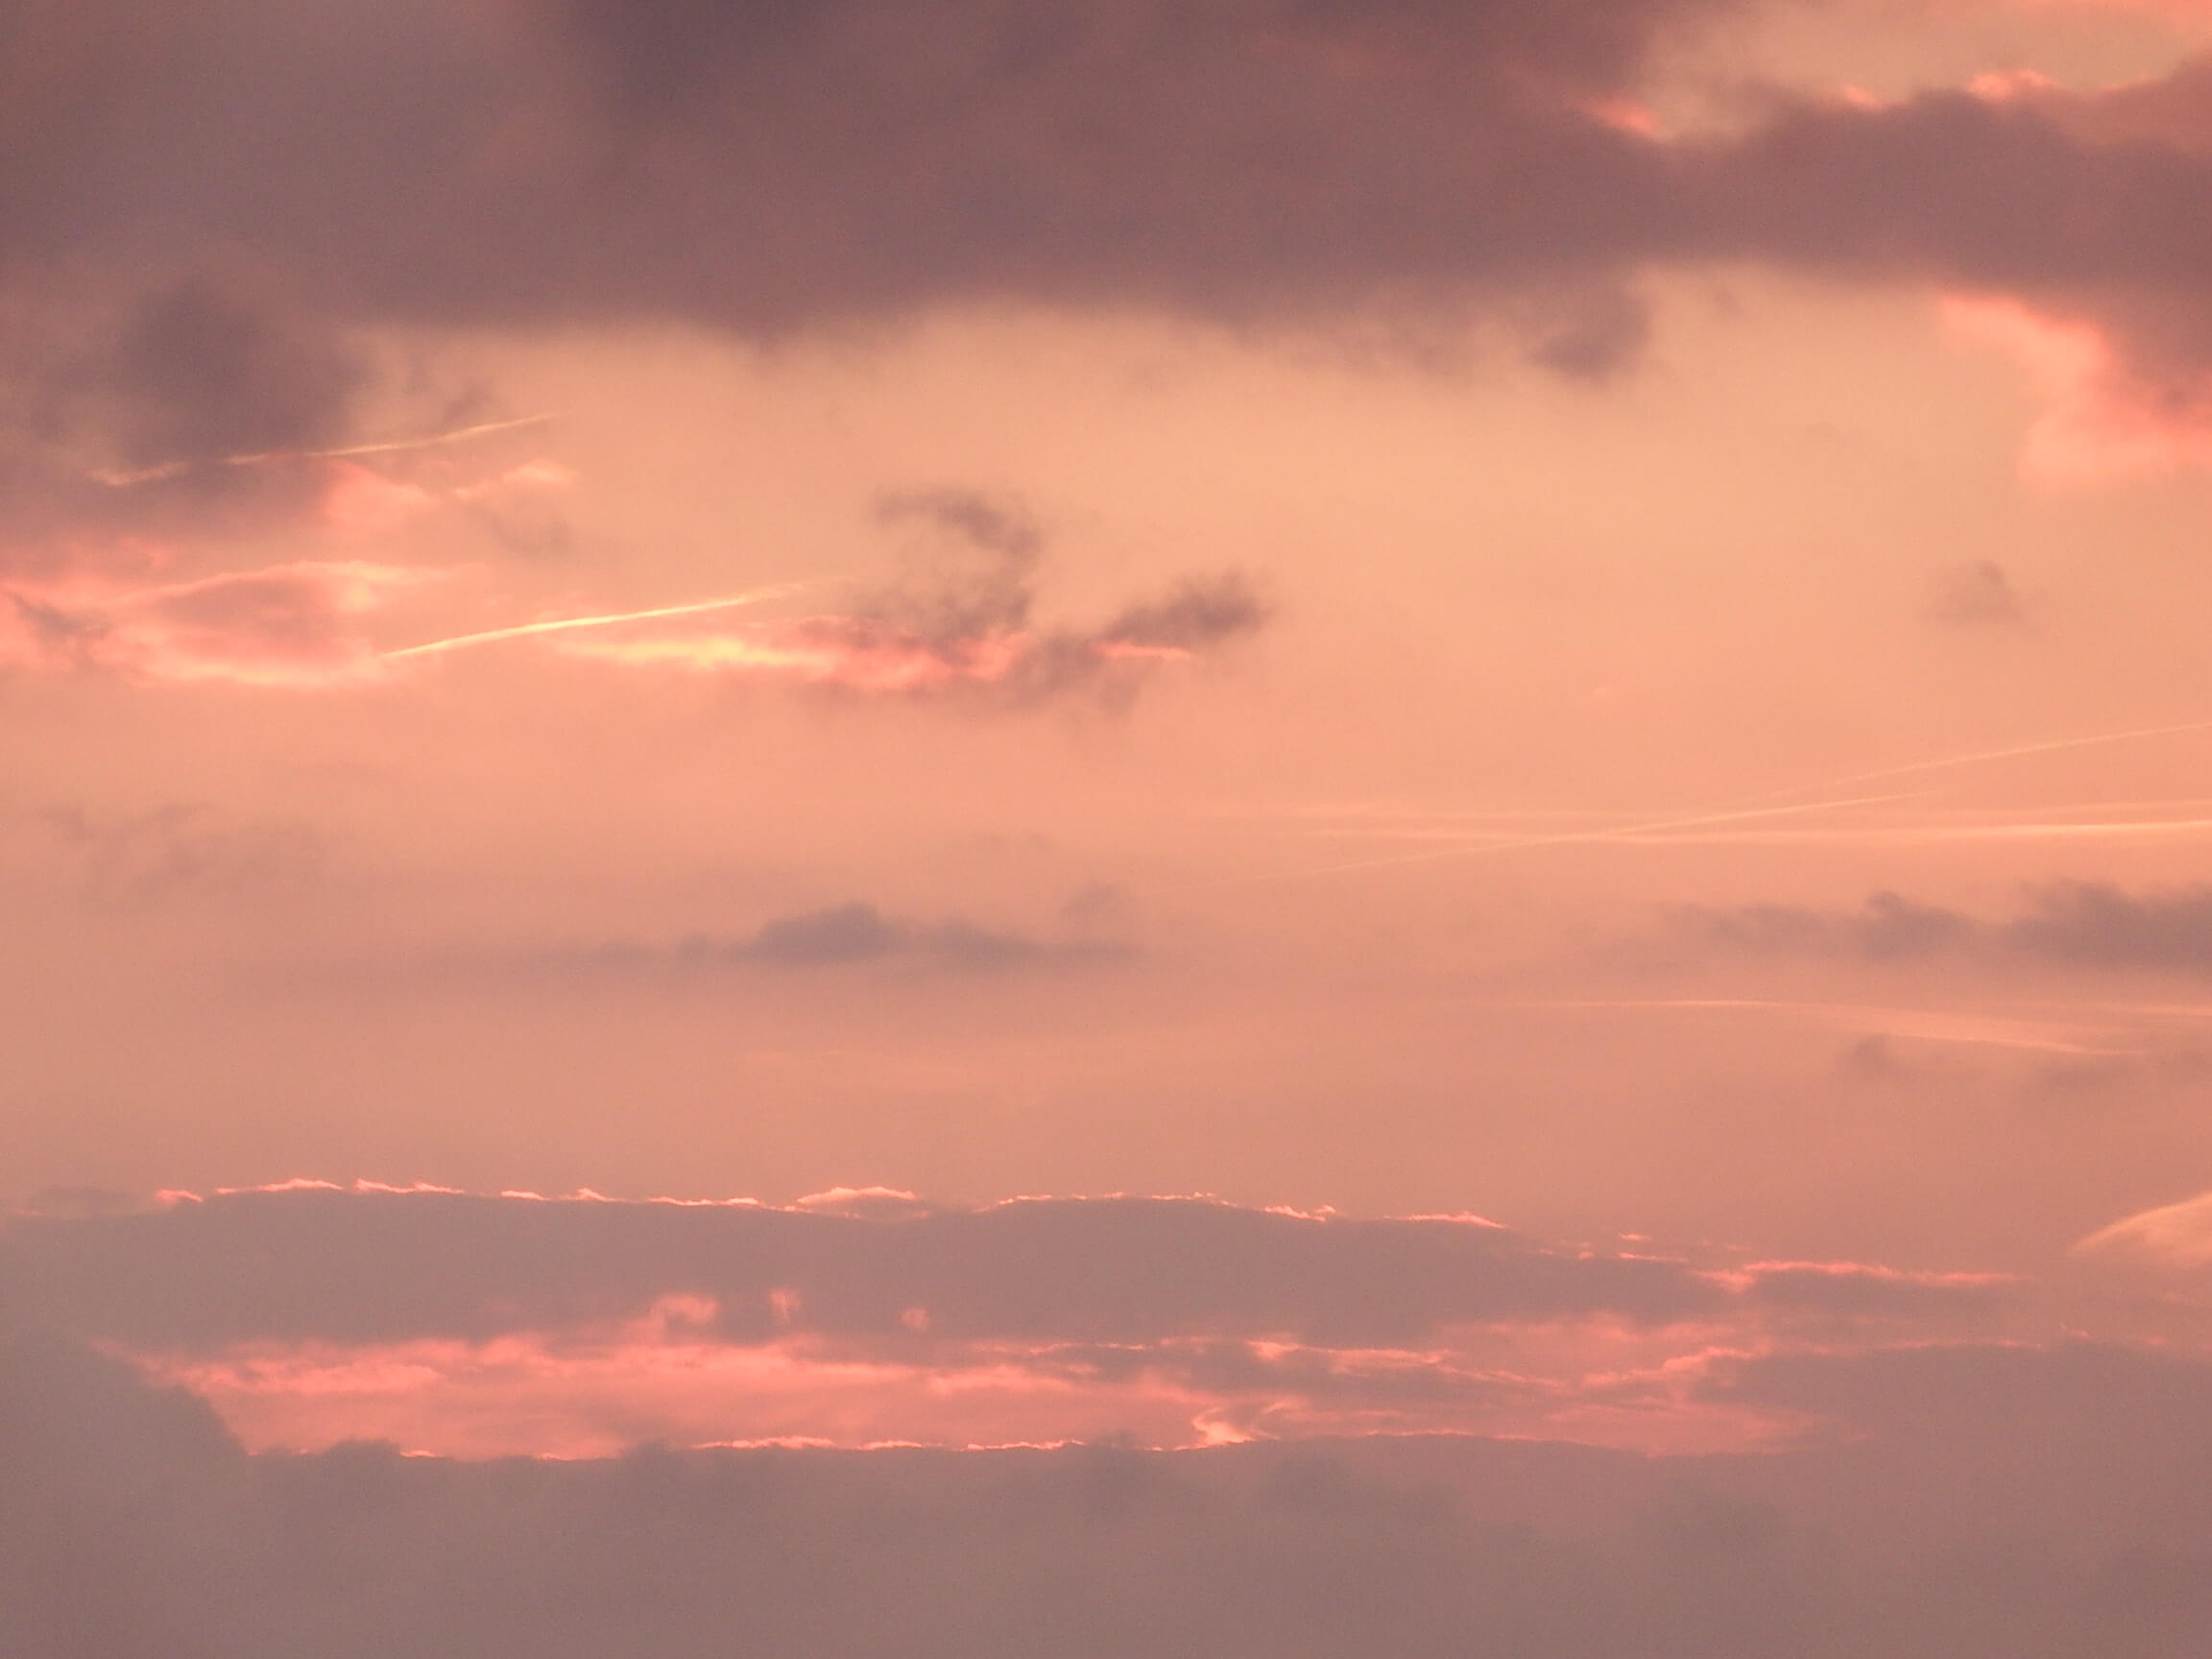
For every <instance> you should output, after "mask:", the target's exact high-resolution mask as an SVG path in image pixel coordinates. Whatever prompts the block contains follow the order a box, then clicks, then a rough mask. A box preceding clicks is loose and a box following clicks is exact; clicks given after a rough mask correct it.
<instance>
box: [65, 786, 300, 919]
mask: <svg viewBox="0 0 2212 1659" xmlns="http://www.w3.org/2000/svg"><path fill="white" fill-rule="evenodd" d="M43 819H44V822H45V824H46V826H47V828H49V829H51V830H52V831H53V833H54V835H55V837H56V838H57V839H58V840H59V841H60V844H61V845H62V846H63V847H65V848H67V849H68V850H69V851H70V852H71V853H72V854H75V855H76V856H77V857H78V858H79V859H80V860H81V861H82V864H83V868H84V884H85V887H86V890H87V891H88V892H89V893H91V894H93V895H94V896H97V897H101V898H123V899H131V900H159V899H166V898H170V897H172V896H175V895H178V894H183V893H216V894H239V893H247V892H255V891H262V890H268V889H290V888H296V887H298V886H301V885H302V884H304V883H306V882H309V881H312V880H314V879H315V878H318V877H319V876H321V875H322V874H323V872H324V870H325V867H326V866H327V863H328V860H329V848H328V846H327V845H326V843H325V840H324V838H323V837H322V836H321V835H320V834H319V833H317V831H315V830H314V829H311V828H309V827H308V826H307V825H304V824H300V823H291V822H282V821H272V822H235V821H233V820H232V819H231V818H230V817H229V816H228V814H226V813H224V812H222V811H220V810H219V809H217V808H215V807H213V806H210V805H205V804H204V803H199V802H181V801H177V802H166V803H164V804H162V805H158V806H154V807H151V808H149V809H147V810H145V811H141V812H133V813H126V814H107V815H103V814H96V813H92V812H87V811H86V810H84V808H83V807H80V806H64V807H58V808H56V809H54V810H52V811H50V812H47V813H45V814H43Z"/></svg>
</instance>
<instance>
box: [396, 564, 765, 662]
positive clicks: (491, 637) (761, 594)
mask: <svg viewBox="0 0 2212 1659" xmlns="http://www.w3.org/2000/svg"><path fill="white" fill-rule="evenodd" d="M800 586H801V584H798V583H793V582H786V583H782V584H781V585H779V586H777V587H774V588H756V589H753V591H751V592H750V593H732V594H730V595H728V596H726V597H724V598H721V599H694V600H692V601H691V602H690V603H688V604H685V605H656V606H654V607H653V608H652V609H651V610H649V611H616V612H612V613H608V614H606V615H603V616H565V617H561V618H558V619H556V620H554V621H550V622H517V623H516V624H515V625H514V626H513V627H511V628H487V629H485V630H484V631H483V632H481V633H478V634H456V635H454V636H453V637H451V638H450V639H430V640H426V641H424V642H423V643H422V644H421V645H402V646H401V647H399V649H397V651H386V652H384V653H383V656H384V657H385V658H386V660H390V659H392V658H396V657H428V656H431V655H434V654H435V653H437V652H441V651H460V650H465V649H467V648H468V647H469V646H471V645H490V644H493V643H495V642H497V641H498V640H501V639H521V638H525V637H529V636H530V635H533V634H561V633H565V632H567V631H568V630H570V629H574V628H605V627H609V626H611V625H613V624H614V623H616V622H646V621H650V620H652V619H653V618H654V617H657V616H691V615H696V614H698V613H700V612H703V611H728V610H731V609H733V607H735V606H739V605H757V604H758V603H759V602H760V601H762V600H763V599H776V598H781V596H782V595H783V594H786V593H791V592H795V591H797V590H798V589H799V587H800Z"/></svg>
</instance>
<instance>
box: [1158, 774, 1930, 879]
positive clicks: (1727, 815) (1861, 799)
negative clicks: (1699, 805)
mask: <svg viewBox="0 0 2212 1659" xmlns="http://www.w3.org/2000/svg"><path fill="white" fill-rule="evenodd" d="M1911 799H1912V797H1911V795H1910V794H1896V795H1858V796H1851V797H1847V798H1845V799H1843V800H1839V801H1801V802H1797V803H1795V804H1793V805H1787V806H1753V807H1747V808H1744V809H1742V810H1738V811H1728V812H1711V811H1707V812H1699V813H1696V814H1695V815H1693V816H1690V817H1684V818H1658V819H1652V820H1650V821H1648V822H1646V823H1642V824H1621V825H1614V826H1611V827H1608V828H1606V829H1562V830H1559V831H1557V832H1555V833H1553V834H1550V835H1524V836H1520V837H1517V838H1516V839H1513V840H1508V841H1485V842H1481V843H1479V844H1477V845H1475V846H1455V847H1434V848H1431V849H1429V850H1427V851H1425V852H1420V853H1401V854H1395V855H1393V856H1391V857H1388V858H1358V859H1353V860H1351V861H1349V862H1346V863H1342V864H1323V865H1318V866H1310V867H1308V868H1307V869H1304V870H1282V871H1275V872H1270V873H1262V874H1259V875H1252V876H1221V877H1216V878H1214V879H1212V880H1208V881H1192V882H1188V883H1184V884H1183V885H1187V886H1190V887H1240V886H1246V885H1251V884H1255V883H1260V882H1266V881H1298V880H1304V879H1306V878H1310V877H1318V876H1337V875H1342V874H1344V873H1346V872H1348V871H1353V870H1383V869H1389V868H1391V867H1392V866H1395V865H1400V864H1428V863H1432V862H1434V861H1435V860H1436V859H1439V858H1471V857H1473V856H1475V855H1476V854H1481V853H1511V852H1518V851H1520V850H1521V849H1524V848H1533V847H1574V846H1597V845H1602V844H1603V843H1605V842H1608V841H1618V840H1620V839H1621V838H1622V837H1623V836H1631V835H1649V834H1655V833H1657V832H1659V831H1661V830H1666V829H1700V828H1702V827H1704V826H1706V825H1709V824H1735V823H1741V822H1743V820H1745V819H1750V818H1784V817H1791V816H1793V815H1801V814H1804V813H1807V812H1827V811H1832V810H1835V809H1838V808H1840V807H1845V806H1875V805H1884V804H1886V803H1888V802H1891V801H1909V800H1911Z"/></svg>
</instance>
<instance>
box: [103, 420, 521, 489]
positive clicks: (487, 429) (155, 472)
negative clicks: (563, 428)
mask: <svg viewBox="0 0 2212 1659" xmlns="http://www.w3.org/2000/svg"><path fill="white" fill-rule="evenodd" d="M558 419H560V417H558V416H555V415H518V416H517V417H516V418H515V419H514V420H512V421H479V422H478V423H477V424H476V425H473V426H457V427H455V428H454V429H453V430H452V431H450V432H433V433H431V434H430V435H429V436H428V437H426V438H393V439H388V440H386V441H385V442H383V443H381V444H349V445H345V446H344V447H342V448H337V449H263V450H259V451H257V452H255V453H253V454H251V455H215V456H211V457H209V458H208V459H207V460H204V461H163V462H161V463H160V464H159V465H157V466H154V467H137V468H132V469H130V470H127V471H125V470H117V469H102V470H100V471H96V472H94V473H93V474H92V476H93V477H94V478H96V479H98V480H99V481H100V482H101V483H103V484H108V485H112V486H115V487H117V488H123V487H127V486H129V485H132V484H152V483H156V482H157V481H159V480H160V479H163V478H175V477H177V476H178V475H179V474H180V473H184V472H189V471H191V470H192V469H193V468H195V467H258V466H260V465H261V464H262V463H263V462H265V461H345V460H349V459H351V458H352V457H353V456H356V455H396V454H398V453H399V452H401V451H402V450H407V449H435V448H437V447H438V446H439V445H444V444H466V443H468V442H469V440H470V439H474V438H489V437H490V436H491V435H492V434H493V433H494V432H515V431H519V430H520V429H521V428H523V427H525V426H543V425H545V424H547V423H548V422H550V421H556V420H558Z"/></svg>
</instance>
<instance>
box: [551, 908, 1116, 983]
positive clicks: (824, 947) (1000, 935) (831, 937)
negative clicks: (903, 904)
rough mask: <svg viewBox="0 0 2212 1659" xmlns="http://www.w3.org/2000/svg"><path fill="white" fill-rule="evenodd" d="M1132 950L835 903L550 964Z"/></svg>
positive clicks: (983, 960) (1012, 962) (815, 961)
mask: <svg viewBox="0 0 2212 1659" xmlns="http://www.w3.org/2000/svg"><path fill="white" fill-rule="evenodd" d="M1130 949H1131V948H1130V946H1129V945H1128V944H1127V943H1126V942H1124V941H1121V940H1118V939H1110V938H1106V937H1102V936H1101V935H1100V934H1099V933H1097V932H1096V931H1095V930H1091V931H1085V930H1081V929H1077V930H1073V931H1071V932H1070V933H1069V934H1068V935H1067V936H1066V937H1041V936H1036V935H1031V934H1026V933H1013V932H1007V931H1004V930H1002V929H998V928H992V927H983V926H977V925H976V924H974V923H973V922H968V921H964V920H961V919H960V918H957V917H954V918H950V919H948V920H944V921H936V922H914V921H907V920H903V919H902V918H898V917H891V916H886V915H884V914H883V912H882V911H880V910H878V908H877V907H876V906H875V905H873V904H865V903H859V902H854V903H849V904H832V905H829V906H828V907H827V908H825V909H821V910H808V911H804V912H802V913H800V914H798V915H795V916H779V917H776V918H774V919H772V920H770V921H768V922H765V923H763V924H761V926H759V927H758V928H757V929H756V930H755V931H754V932H752V933H750V934H747V935H745V936H743V937H741V938H736V939H717V938H715V937H713V936H711V935H709V934H704V933H698V934H693V935H691V936H690V937H688V938H686V939H684V940H682V941H681V942H679V943H678V944H676V945H674V946H671V947H667V948H665V949H654V948H649V947H644V946H637V945H603V946H596V947H592V948H590V949H588V950H569V951H565V952H561V953H559V954H558V955H556V956H554V957H551V958H548V959H546V960H547V961H549V962H550V963H551V964H552V965H554V966H557V967H560V968H564V969H567V970H572V971H587V972H589V971H599V972H609V971H636V970H640V969H677V970H685V969H702V968H712V967H731V966H749V967H759V968H770V969H813V968H837V967H849V966H854V965H859V964H867V963H886V964H906V965H909V966H913V967H919V968H934V969H949V970H965V971H969V972H978V973H982V972H990V971H994V970H1004V969H1015V968H1074V967H1085V966H1096V965H1102V964H1107V963H1112V962H1116V961H1120V960H1124V959H1126V958H1127V957H1128V955H1129V954H1130Z"/></svg>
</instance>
